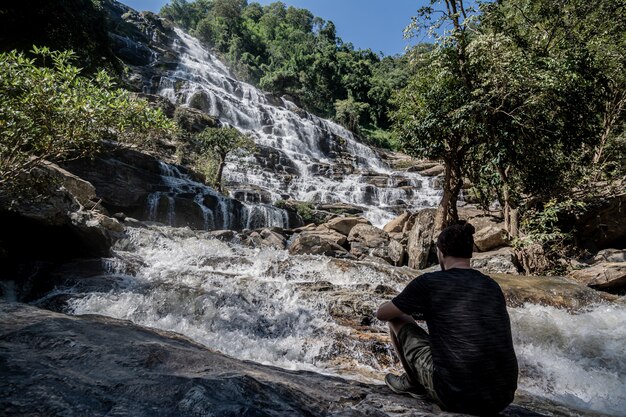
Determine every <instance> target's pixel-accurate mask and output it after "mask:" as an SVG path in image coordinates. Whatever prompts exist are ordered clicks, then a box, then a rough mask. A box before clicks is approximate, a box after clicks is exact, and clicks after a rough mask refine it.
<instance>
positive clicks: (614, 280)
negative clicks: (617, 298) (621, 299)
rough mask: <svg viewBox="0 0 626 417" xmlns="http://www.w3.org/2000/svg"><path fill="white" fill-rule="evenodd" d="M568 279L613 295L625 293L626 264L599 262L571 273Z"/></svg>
mask: <svg viewBox="0 0 626 417" xmlns="http://www.w3.org/2000/svg"><path fill="white" fill-rule="evenodd" d="M568 277H570V278H572V279H574V280H575V281H577V282H579V283H581V284H583V285H587V286H589V287H591V288H594V289H597V290H602V291H606V292H610V293H614V294H621V293H624V292H626V263H623V262H600V263H597V264H595V265H593V266H590V267H588V268H584V269H579V270H575V271H571V272H570V273H569V274H568Z"/></svg>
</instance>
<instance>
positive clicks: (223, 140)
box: [193, 127, 256, 192]
mask: <svg viewBox="0 0 626 417" xmlns="http://www.w3.org/2000/svg"><path fill="white" fill-rule="evenodd" d="M193 141H194V142H195V145H196V146H195V147H196V151H197V153H198V156H199V158H198V167H199V168H200V169H201V170H202V171H203V172H204V173H205V176H206V177H207V179H208V180H209V182H210V183H211V184H212V185H213V186H214V187H215V188H217V190H218V191H220V192H223V187H222V174H223V172H224V165H225V164H226V157H227V156H228V155H230V154H231V153H234V152H238V153H240V154H245V153H250V152H254V151H255V149H256V146H255V144H254V140H253V139H252V137H250V136H249V135H248V134H245V133H241V132H240V131H239V130H237V129H235V128H234V127H221V128H207V129H204V130H203V131H202V132H200V133H198V134H197V135H195V137H194V138H193Z"/></svg>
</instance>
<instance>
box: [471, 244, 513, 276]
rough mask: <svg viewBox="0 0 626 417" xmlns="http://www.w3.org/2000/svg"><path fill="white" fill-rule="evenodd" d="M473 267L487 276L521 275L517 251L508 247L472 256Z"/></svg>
mask: <svg viewBox="0 0 626 417" xmlns="http://www.w3.org/2000/svg"><path fill="white" fill-rule="evenodd" d="M471 265H472V268H476V269H479V270H481V271H482V272H483V273H485V274H489V273H498V274H514V275H515V274H519V268H518V266H517V265H518V262H517V256H516V255H515V251H514V250H513V249H512V248H508V247H504V248H500V249H498V250H494V251H490V252H480V253H475V254H474V255H473V256H472V260H471Z"/></svg>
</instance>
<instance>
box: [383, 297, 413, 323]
mask: <svg viewBox="0 0 626 417" xmlns="http://www.w3.org/2000/svg"><path fill="white" fill-rule="evenodd" d="M400 316H406V314H405V313H403V312H402V311H401V310H400V309H399V308H398V307H396V306H395V304H394V303H392V302H391V301H387V302H386V303H384V304H383V305H381V306H380V307H378V311H377V312H376V318H377V319H378V320H380V321H391V320H393V319H395V318H398V317H400Z"/></svg>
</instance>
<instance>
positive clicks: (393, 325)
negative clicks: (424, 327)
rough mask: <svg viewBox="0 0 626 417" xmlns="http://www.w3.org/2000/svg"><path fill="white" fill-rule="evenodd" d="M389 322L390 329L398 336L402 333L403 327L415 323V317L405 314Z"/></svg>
mask: <svg viewBox="0 0 626 417" xmlns="http://www.w3.org/2000/svg"><path fill="white" fill-rule="evenodd" d="M388 323H389V330H390V331H392V332H393V334H394V335H395V336H398V334H399V333H400V329H402V328H403V327H404V326H405V325H407V324H415V320H414V319H413V317H411V316H409V315H406V314H405V315H402V316H398V317H396V318H394V319H391V320H389V321H388Z"/></svg>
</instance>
